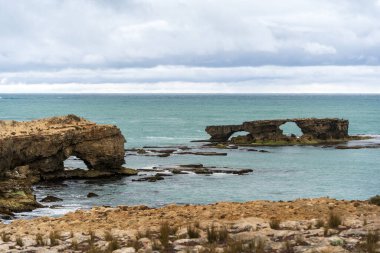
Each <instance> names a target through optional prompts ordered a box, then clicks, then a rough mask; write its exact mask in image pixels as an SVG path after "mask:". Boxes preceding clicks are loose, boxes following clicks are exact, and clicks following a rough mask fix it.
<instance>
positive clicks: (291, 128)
mask: <svg viewBox="0 0 380 253" xmlns="http://www.w3.org/2000/svg"><path fill="white" fill-rule="evenodd" d="M280 129H281V130H282V134H283V135H285V136H289V137H301V136H302V135H303V133H302V130H301V128H299V126H297V124H296V123H294V122H286V123H284V124H282V125H281V126H280Z"/></svg>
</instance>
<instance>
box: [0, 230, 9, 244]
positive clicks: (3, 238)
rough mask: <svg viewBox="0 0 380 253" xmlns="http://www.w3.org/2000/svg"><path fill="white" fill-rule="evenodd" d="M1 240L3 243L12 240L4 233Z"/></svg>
mask: <svg viewBox="0 0 380 253" xmlns="http://www.w3.org/2000/svg"><path fill="white" fill-rule="evenodd" d="M1 240H3V242H9V241H10V240H11V238H10V236H9V235H8V234H7V233H5V232H3V233H2V234H1Z"/></svg>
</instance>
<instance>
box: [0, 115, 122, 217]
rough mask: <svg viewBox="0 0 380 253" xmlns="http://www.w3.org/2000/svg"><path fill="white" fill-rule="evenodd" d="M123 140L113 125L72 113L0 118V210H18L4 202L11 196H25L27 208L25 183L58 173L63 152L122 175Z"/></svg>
mask: <svg viewBox="0 0 380 253" xmlns="http://www.w3.org/2000/svg"><path fill="white" fill-rule="evenodd" d="M124 143H125V139H124V137H123V135H122V133H121V131H120V130H119V129H118V128H117V127H116V126H113V125H97V124H95V123H93V122H91V121H88V120H86V119H83V118H80V117H77V116H75V115H67V116H63V117H53V118H47V119H41V120H34V121H29V122H17V121H0V208H1V207H4V208H6V207H9V208H10V210H17V211H19V210H22V206H18V207H17V208H12V205H13V204H12V205H7V203H8V202H9V201H10V200H11V199H12V196H13V197H17V198H21V197H23V198H24V199H25V198H26V199H29V202H30V203H29V204H28V208H27V209H30V208H29V207H30V206H33V202H35V200H34V197H33V195H32V194H31V191H29V190H25V189H28V185H29V184H30V183H34V182H38V181H39V180H43V179H52V178H54V177H55V175H57V176H59V175H62V174H63V173H64V161H65V160H66V159H67V158H68V157H69V156H76V157H78V158H80V159H82V160H83V161H84V163H85V164H86V165H87V167H88V169H89V170H94V171H103V172H115V173H119V172H120V173H119V174H125V171H122V165H123V164H124ZM10 180H13V181H12V182H16V183H14V184H10V183H9V182H11V181H10ZM22 182H24V183H22ZM12 185H13V187H11V186H12ZM19 188H20V189H21V190H20V189H19ZM1 198H5V200H4V201H3V200H2V199H1ZM16 202H17V201H16ZM12 203H13V202H12ZM31 203H32V204H31ZM36 205H37V204H36Z"/></svg>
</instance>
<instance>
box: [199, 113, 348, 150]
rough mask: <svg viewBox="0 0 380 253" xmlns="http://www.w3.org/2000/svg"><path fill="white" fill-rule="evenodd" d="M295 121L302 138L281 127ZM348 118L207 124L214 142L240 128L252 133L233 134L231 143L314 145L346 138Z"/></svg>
mask: <svg viewBox="0 0 380 253" xmlns="http://www.w3.org/2000/svg"><path fill="white" fill-rule="evenodd" d="M288 122H294V123H295V124H296V125H297V126H298V127H299V128H300V129H301V131H302V133H303V135H302V136H301V137H300V138H297V137H296V136H286V135H284V134H283V131H282V130H281V128H280V126H281V125H283V124H285V123H288ZM348 124H349V123H348V120H344V119H336V118H325V119H316V118H307V119H275V120H256V121H248V122H244V123H242V124H241V125H219V126H207V127H206V132H207V133H208V134H209V135H210V136H211V138H210V141H212V142H227V141H228V140H229V138H230V137H231V135H232V134H234V133H236V132H240V131H246V132H249V134H248V135H246V136H238V137H234V138H233V139H232V140H231V142H232V143H235V144H248V143H263V142H264V143H266V144H272V145H274V144H276V143H277V144H280V143H281V142H283V143H291V142H299V143H304V144H308V143H310V144H312V143H313V144H315V142H316V141H333V140H345V139H347V138H349V135H348Z"/></svg>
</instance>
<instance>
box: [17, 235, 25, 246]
mask: <svg viewBox="0 0 380 253" xmlns="http://www.w3.org/2000/svg"><path fill="white" fill-rule="evenodd" d="M16 245H17V246H20V247H23V246H24V242H23V241H22V239H21V237H19V236H17V237H16Z"/></svg>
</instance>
